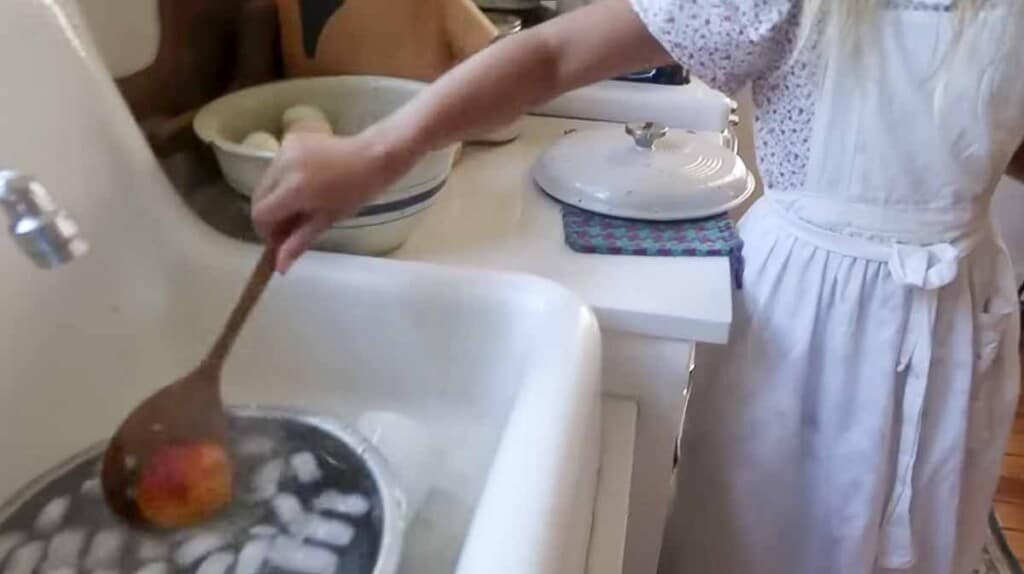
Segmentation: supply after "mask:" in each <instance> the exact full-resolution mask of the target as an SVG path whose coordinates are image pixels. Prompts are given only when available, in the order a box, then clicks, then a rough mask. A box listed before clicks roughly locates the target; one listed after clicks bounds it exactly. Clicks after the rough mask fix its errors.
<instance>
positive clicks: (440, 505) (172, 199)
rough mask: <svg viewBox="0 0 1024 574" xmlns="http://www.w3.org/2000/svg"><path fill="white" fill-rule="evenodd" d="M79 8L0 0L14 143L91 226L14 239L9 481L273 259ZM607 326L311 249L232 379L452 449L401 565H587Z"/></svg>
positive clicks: (575, 311) (148, 379)
mask: <svg viewBox="0 0 1024 574" xmlns="http://www.w3.org/2000/svg"><path fill="white" fill-rule="evenodd" d="M73 6H74V5H73V3H70V2H54V1H50V0H48V1H44V0H16V1H14V2H3V3H0V66H2V68H3V69H4V70H5V80H4V84H5V89H4V90H2V91H0V108H2V109H4V110H7V111H9V112H10V113H4V114H0V158H3V160H2V161H3V162H5V165H4V167H8V168H15V169H19V170H22V171H25V172H28V173H32V174H34V175H35V176H37V177H38V178H39V179H40V180H41V181H42V182H43V183H44V184H45V185H47V186H48V187H49V189H50V191H51V192H52V193H53V195H54V196H55V197H56V199H57V201H58V202H60V203H61V204H62V205H63V206H64V207H66V208H67V209H68V210H69V211H70V212H71V213H72V215H73V216H75V217H76V219H77V220H78V222H79V223H80V225H81V227H82V229H83V234H84V236H85V237H86V238H87V239H89V241H90V242H91V244H92V252H91V253H90V254H89V255H88V256H87V257H85V258H83V259H81V260H79V261H76V262H73V263H72V264H70V265H68V266H66V267H64V268H59V269H57V270H55V271H49V272H43V271H38V270H36V269H34V268H33V267H32V265H31V263H30V262H29V261H28V260H27V259H25V258H24V257H23V256H22V255H21V254H20V253H19V252H18V251H17V250H16V249H15V247H14V245H13V243H12V242H10V241H7V240H6V239H0V269H2V272H0V275H2V280H0V330H3V334H2V337H3V340H4V344H3V345H0V369H2V371H0V372H2V373H3V374H2V376H0V453H2V455H3V464H2V465H0V498H6V497H8V496H10V495H11V494H12V493H14V492H15V490H16V489H18V488H19V487H20V486H22V485H24V484H25V483H26V482H28V481H31V480H32V479H33V477H36V476H38V475H39V474H40V473H42V472H44V471H45V470H46V469H48V468H50V467H52V466H54V465H56V464H57V463H59V462H60V461H61V460H63V459H64V458H66V457H68V456H70V455H72V454H73V453H75V452H77V451H79V450H81V449H83V448H84V447H86V446H87V445H89V444H90V443H92V442H94V441H96V440H102V439H103V438H104V437H105V436H107V435H108V433H110V432H111V431H112V430H113V428H114V426H115V425H116V424H117V422H118V421H119V420H120V419H121V417H122V416H123V415H124V414H125V413H127V412H128V410H129V409H130V408H131V407H132V406H133V405H134V404H135V403H136V402H137V401H139V400H140V399H141V398H143V397H144V396H146V395H147V394H148V393H150V392H151V391H152V390H154V389H155V388H156V387H157V386H159V385H162V384H164V383H167V382H169V381H172V380H174V379H175V378H176V377H178V376H179V375H181V374H182V373H184V372H185V371H186V370H188V369H189V368H190V367H191V366H192V365H194V364H195V363H196V361H197V360H198V359H199V358H200V357H201V355H202V354H203V353H204V351H205V349H206V348H207V346H208V345H209V344H210V342H211V339H212V338H213V337H214V336H215V334H216V333H217V331H218V330H219V328H220V325H221V322H222V321H223V319H224V318H225V316H226V313H227V311H228V310H229V308H230V305H231V304H232V303H233V301H234V299H235V297H236V296H237V294H238V292H239V290H240V289H241V287H242V284H243V283H244V281H245V279H246V277H247V274H248V272H249V270H250V269H251V266H252V265H253V264H254V262H255V260H256V258H257V257H258V250H257V248H256V247H255V246H252V245H247V244H243V243H240V242H235V241H233V240H230V239H227V238H225V237H223V236H221V235H219V234H217V233H216V232H214V231H212V230H211V229H209V228H208V227H206V226H205V225H204V224H202V223H201V222H200V221H199V220H198V219H196V218H195V216H193V215H192V214H191V212H189V211H188V209H187V208H186V207H185V206H184V204H182V203H181V202H180V200H178V199H177V197H176V195H175V193H174V192H173V190H172V189H171V188H170V186H169V184H168V183H167V181H166V179H165V177H164V175H163V173H162V172H161V171H160V169H159V166H158V164H157V162H156V160H155V158H154V157H153V156H152V154H151V152H150V151H149V149H148V147H147V146H146V144H145V141H144V139H143V138H142V136H141V133H140V132H139V131H138V129H137V128H136V126H135V124H134V122H133V121H132V119H131V117H130V115H129V113H128V110H127V109H126V107H125V106H124V104H123V102H122V100H121V99H120V96H119V95H118V93H117V91H116V88H115V87H114V85H113V83H112V82H111V81H110V79H109V76H108V74H107V72H106V70H105V69H104V67H103V66H102V64H101V63H100V62H99V60H98V59H97V58H96V56H95V48H94V45H93V43H92V42H91V40H90V39H89V38H88V35H87V34H86V33H85V31H84V30H83V28H82V26H81V24H80V22H81V20H80V18H79V17H78V15H77V14H76V12H75V10H74V8H73ZM28 54H31V57H28V56H27V55H28ZM70 94H73V97H72V96H69V95H70ZM19 110H22V112H18V111H19ZM598 339H599V336H598V331H597V326H596V322H595V320H594V318H593V315H592V314H591V313H590V311H589V310H588V309H587V308H585V307H584V306H583V305H581V303H580V302H579V301H578V300H577V299H576V298H575V297H574V296H573V295H571V294H570V293H569V292H567V291H565V290H563V289H561V288H560V287H557V286H556V285H554V284H553V283H548V282H546V281H543V280H539V279H535V278H531V277H526V276H515V275H503V274H486V273H475V272H467V271H456V270H451V269H445V268H441V267H435V266H429V265H421V264H410V263H401V262H396V261H389V260H375V259H368V258H359V257H350V256H342V255H331V254H321V253H313V254H310V255H309V256H307V257H306V258H304V259H303V260H302V261H301V262H300V263H299V264H298V265H297V266H296V267H295V268H294V269H293V271H292V272H291V273H289V275H288V276H287V277H286V278H283V279H278V280H275V282H274V283H273V284H272V285H271V287H270V290H269V291H268V293H267V295H266V298H265V300H264V301H263V302H262V303H261V306H260V308H259V309H258V310H257V312H256V313H255V314H254V317H253V319H252V322H251V323H250V324H249V325H248V326H247V328H246V330H245V332H244V333H243V334H242V337H241V339H240V340H239V342H238V345H237V347H236V352H235V354H234V355H233V356H232V357H231V359H230V361H229V364H228V366H227V369H226V372H225V377H224V381H225V385H226V398H227V401H228V402H229V403H233V404H256V405H279V406H290V407H300V408H303V409H306V410H313V411H315V412H318V413H320V414H323V415H327V416H330V417H335V418H337V419H338V420H340V421H342V422H346V423H349V424H352V425H353V426H355V425H356V424H357V423H358V418H359V416H360V415H361V414H362V413H364V412H367V411H371V410H373V411H391V412H394V413H398V414H400V415H402V416H404V417H405V418H407V419H411V420H413V421H415V422H416V423H417V424H418V425H419V426H420V427H421V428H422V429H424V433H425V434H426V435H427V436H426V438H427V439H428V440H429V441H430V442H431V443H433V444H434V445H436V446H437V450H436V461H435V464H434V465H432V469H431V470H432V475H433V476H431V477H430V478H431V479H432V482H431V484H430V485H429V486H431V487H432V488H431V490H430V491H429V493H428V495H427V497H426V498H425V500H424V502H423V505H422V507H421V508H420V511H419V513H418V514H416V515H415V516H414V517H411V519H410V523H409V525H408V529H407V531H406V546H405V550H404V554H403V556H404V559H403V560H404V561H403V566H402V571H403V572H416V573H424V574H430V573H441V572H445V573H449V572H459V573H470V574H475V573H487V574H502V573H506V572H507V573H510V574H511V573H515V574H529V573H560V574H561V573H571V572H582V571H583V568H584V566H585V564H584V562H585V558H584V557H585V555H586V546H587V540H588V535H589V524H590V516H591V513H592V509H593V499H594V488H595V485H596V476H597V456H598V447H599V445H598V440H599V439H598V436H599V428H600V427H599V424H600V421H599V414H598V413H599V381H598V365H599V360H600V357H599V354H600V351H599V340H598ZM399 462H400V461H399Z"/></svg>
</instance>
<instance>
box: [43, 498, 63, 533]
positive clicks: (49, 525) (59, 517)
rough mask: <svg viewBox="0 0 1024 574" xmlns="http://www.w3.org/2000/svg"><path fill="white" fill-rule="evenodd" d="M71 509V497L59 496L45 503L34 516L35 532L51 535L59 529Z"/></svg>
mask: <svg viewBox="0 0 1024 574" xmlns="http://www.w3.org/2000/svg"><path fill="white" fill-rule="evenodd" d="M70 507H71V496H61V497H58V498H54V499H53V500H51V501H50V502H48V503H46V506H44V507H43V509H42V510H40V511H39V514H38V515H37V516H36V525H35V526H36V532H38V533H40V534H52V533H53V532H54V531H55V530H57V529H58V528H60V525H61V524H62V523H63V522H64V517H65V516H67V514H68V508H70Z"/></svg>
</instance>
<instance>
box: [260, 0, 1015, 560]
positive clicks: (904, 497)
mask: <svg viewBox="0 0 1024 574" xmlns="http://www.w3.org/2000/svg"><path fill="white" fill-rule="evenodd" d="M672 60H677V61H679V62H680V63H682V64H683V65H685V66H687V67H689V68H690V69H692V70H693V71H694V73H695V74H696V75H697V76H698V77H700V78H702V79H704V80H706V81H708V82H709V83H711V84H712V85H714V86H715V87H717V88H719V89H721V90H723V91H725V92H729V93H731V92H735V91H736V90H737V89H739V88H740V87H742V86H744V85H745V84H748V83H753V90H754V98H755V103H756V106H757V108H758V113H757V126H756V127H757V146H758V155H759V157H760V160H761V171H762V173H763V174H764V178H765V188H766V196H765V198H764V199H762V200H761V201H760V202H758V204H757V205H755V206H754V207H753V208H752V209H751V211H750V212H749V213H748V214H747V216H746V217H745V218H744V220H743V222H742V224H741V234H742V236H743V239H744V240H745V242H746V250H745V258H746V262H747V265H746V273H745V277H744V283H745V285H746V287H745V289H744V290H743V291H741V292H738V293H737V294H736V298H735V309H736V312H735V316H736V322H735V328H734V329H733V332H732V339H731V342H730V344H729V345H728V346H727V347H722V348H720V349H710V350H709V353H708V355H709V356H704V355H702V356H701V360H702V363H701V373H702V374H703V375H707V376H708V377H709V379H711V380H700V381H698V382H697V384H696V385H695V394H694V396H693V398H692V400H693V407H692V408H691V409H690V410H689V412H690V414H689V417H688V418H687V421H686V428H685V431H684V433H683V442H682V459H683V461H684V464H682V465H681V469H680V475H679V477H678V479H679V480H678V483H679V488H678V493H677V501H676V508H675V512H674V514H673V517H672V519H671V523H670V525H669V528H668V531H667V534H666V539H665V545H664V547H665V551H664V553H663V554H664V556H663V560H662V565H663V568H662V570H663V572H666V573H670V574H673V573H686V574H693V573H697V572H713V573H716V574H732V573H737V574H739V573H744V574H745V573H749V572H759V573H761V572H763V573H767V574H822V573H830V574H855V573H856V574H860V573H868V572H888V571H893V570H896V571H901V572H911V573H917V574H936V573H940V574H942V573H957V574H960V573H968V572H971V571H972V570H973V569H974V568H975V567H976V566H977V565H978V563H979V556H980V551H981V548H982V545H983V542H984V539H985V532H986V516H987V513H988V509H989V505H990V503H991V500H992V496H993V492H994V490H995V486H996V481H997V479H998V474H999V466H1000V459H1001V456H1002V454H1003V451H1004V448H1005V446H1006V441H1007V436H1008V433H1009V429H1010V425H1011V422H1012V418H1013V413H1014V410H1015V407H1016V401H1017V392H1018V391H1017V387H1018V385H1019V382H1020V375H1019V359H1018V357H1017V355H1016V347H1017V337H1018V321H1019V318H1018V316H1017V314H1016V304H1015V293H1014V285H1013V281H1012V276H1013V275H1012V272H1011V270H1010V264H1009V260H1008V258H1007V256H1006V254H1005V252H1004V250H1003V248H1002V246H1001V244H1000V242H999V240H998V238H997V237H996V236H995V234H994V232H993V231H992V228H991V224H990V222H989V215H988V206H989V200H990V198H991V195H992V192H993V189H994V187H995V182H996V181H997V180H998V178H999V176H1000V175H1001V174H1002V173H1003V171H1004V170H1005V169H1006V166H1007V164H1008V162H1009V160H1010V157H1011V155H1012V154H1013V151H1014V149H1015V148H1016V147H1017V146H1019V145H1020V143H1021V140H1022V138H1024V75H1022V74H1021V70H1024V3H1022V2H1020V1H1019V0H959V1H956V2H951V0H922V1H904V0H872V1H868V0H835V1H827V0H804V1H802V2H801V1H799V0H748V1H746V2H736V1H729V0H632V3H630V2H629V1H627V0H606V1H604V2H602V3H598V4H595V5H592V6H589V7H587V8H584V9H581V10H579V11H577V12H573V13H570V14H569V15H566V16H564V17H560V18H558V19H556V20H554V21H552V22H549V23H547V24H545V25H542V26H539V27H537V28H534V29H532V30H530V31H527V32H524V33H522V34H519V35H518V36H516V37H513V38H511V39H509V40H506V41H504V42H499V43H497V44H496V45H494V46H492V47H491V48H489V49H487V50H485V51H484V52H483V53H482V54H480V55H478V56H476V57H474V58H472V59H470V60H469V61H468V62H466V63H464V64H463V65H461V66H459V67H457V68H456V69H455V70H453V71H452V72H451V73H449V74H447V75H446V76H445V77H443V78H442V79H440V80H439V81H438V82H436V83H435V84H434V85H433V86H432V87H431V88H430V89H428V90H426V91H425V92H424V93H423V94H422V95H421V96H420V97H418V98H417V99H416V100H415V101H413V102H412V103H411V104H410V105H408V106H407V107H405V108H404V109H402V110H401V111H399V112H398V113H396V114H394V115H393V116H392V117H390V118H389V119H387V120H385V121H383V122H382V123H380V124H378V125H376V126H374V127H372V128H370V129H368V130H366V131H365V132H364V133H362V134H360V135H358V136H356V137H352V138H330V137H322V136H298V137H294V138H289V139H288V140H286V142H285V144H284V147H283V149H282V152H281V153H280V155H278V157H277V160H276V161H275V163H274V165H273V166H272V168H271V169H270V170H269V171H268V173H267V177H266V179H265V181H264V183H263V186H262V190H261V193H260V196H261V197H262V200H261V201H259V202H258V203H257V205H256V206H255V208H254V210H253V217H254V219H255V222H256V224H257V226H258V228H259V229H260V230H261V231H262V233H264V235H267V236H271V235H275V234H277V233H278V230H280V229H282V227H281V225H282V223H283V222H286V221H291V220H293V219H294V218H296V217H298V218H299V219H300V221H301V222H302V224H301V225H300V226H299V227H298V229H297V230H295V231H294V232H292V233H291V234H290V235H288V237H287V239H286V240H285V244H284V248H283V249H282V250H281V258H280V260H279V262H278V269H279V270H280V271H282V272H283V271H286V270H287V268H288V267H289V265H291V263H292V262H293V261H294V259H295V258H296V257H297V256H298V255H299V254H300V253H302V252H303V251H304V250H305V249H306V247H307V246H308V245H309V243H310V241H312V239H313V238H314V237H315V236H316V235H317V234H318V233H319V232H320V231H322V230H323V229H325V228H326V227H327V226H328V225H330V223H331V222H332V221H334V220H336V219H338V218H340V217H343V216H346V215H349V214H351V213H353V212H354V210H355V209H356V208H357V206H358V205H359V204H361V203H362V202H364V201H366V200H368V199H369V198H371V197H373V196H374V194H376V193H379V192H380V191H382V190H383V189H385V187H386V186H387V185H388V184H390V183H391V182H393V181H395V180H397V179H398V178H399V177H400V176H401V175H402V174H403V173H404V172H405V170H406V169H408V168H409V167H410V166H411V165H413V163H414V162H415V161H416V160H417V159H418V158H419V157H420V156H422V155H423V154H424V153H425V152H427V151H429V150H433V149H438V148H441V147H443V146H445V145H448V144H449V143H451V142H454V141H459V140H460V139H462V138H463V137H465V136H466V135H467V134H471V133H478V132H479V131H480V130H481V129H486V128H491V127H497V126H501V125H504V124H506V123H508V122H509V121H511V120H513V119H514V118H516V117H517V116H518V115H519V114H521V113H523V112H524V111H526V110H528V109H530V108H531V106H533V105H535V104H538V103H540V102H542V101H544V100H546V99H548V98H551V97H553V96H555V95H557V94H559V93H561V92H564V91H567V90H570V89H573V88H576V87H579V86H582V85H585V84H588V83H591V82H594V81H597V80H601V79H605V78H609V77H613V76H616V75H619V74H623V73H627V72H629V71H632V70H636V69H642V68H646V67H652V66H656V65H662V64H667V63H669V62H670V61H672ZM336 190H344V191H343V192H337V191H336ZM681 280H685V278H681Z"/></svg>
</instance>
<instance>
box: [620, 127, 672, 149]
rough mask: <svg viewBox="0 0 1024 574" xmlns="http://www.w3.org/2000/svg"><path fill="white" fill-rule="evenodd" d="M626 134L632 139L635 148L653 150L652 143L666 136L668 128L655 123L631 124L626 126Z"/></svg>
mask: <svg viewBox="0 0 1024 574" xmlns="http://www.w3.org/2000/svg"><path fill="white" fill-rule="evenodd" d="M626 133H627V134H629V135H630V136H632V137H633V141H634V142H636V145H637V147H641V148H644V149H653V148H654V142H656V141H658V140H660V139H661V138H663V137H665V136H666V135H668V128H667V127H665V126H664V125H663V124H659V123H655V122H632V123H628V124H626Z"/></svg>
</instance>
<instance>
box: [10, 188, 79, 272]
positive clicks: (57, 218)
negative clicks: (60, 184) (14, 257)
mask: <svg viewBox="0 0 1024 574" xmlns="http://www.w3.org/2000/svg"><path fill="white" fill-rule="evenodd" d="M0 207H2V208H3V210H4V212H5V213H6V214H7V218H8V219H9V220H10V226H9V227H8V230H9V231H10V234H11V237H12V238H14V242H15V243H16V244H17V245H18V247H19V248H20V249H21V250H22V252H24V253H25V255H26V256H28V258H29V259H31V260H32V261H33V262H34V263H35V264H36V266H38V267H40V268H42V269H52V268H53V267H57V266H58V265H62V264H64V263H68V262H69V261H73V260H75V259H77V258H79V257H81V256H82V255H85V253H86V252H87V251H88V250H89V244H88V243H86V241H85V240H84V239H82V237H81V236H80V234H79V230H78V224H77V223H75V221H74V220H73V219H71V216H70V215H68V213H67V212H66V211H64V210H63V209H61V208H60V207H58V206H57V205H56V204H55V203H54V201H53V199H52V198H51V197H50V193H49V192H48V191H46V188H44V187H43V186H42V184H40V183H39V182H38V181H36V180H35V179H33V178H31V177H28V176H26V175H23V174H21V173H18V172H15V171H0Z"/></svg>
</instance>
